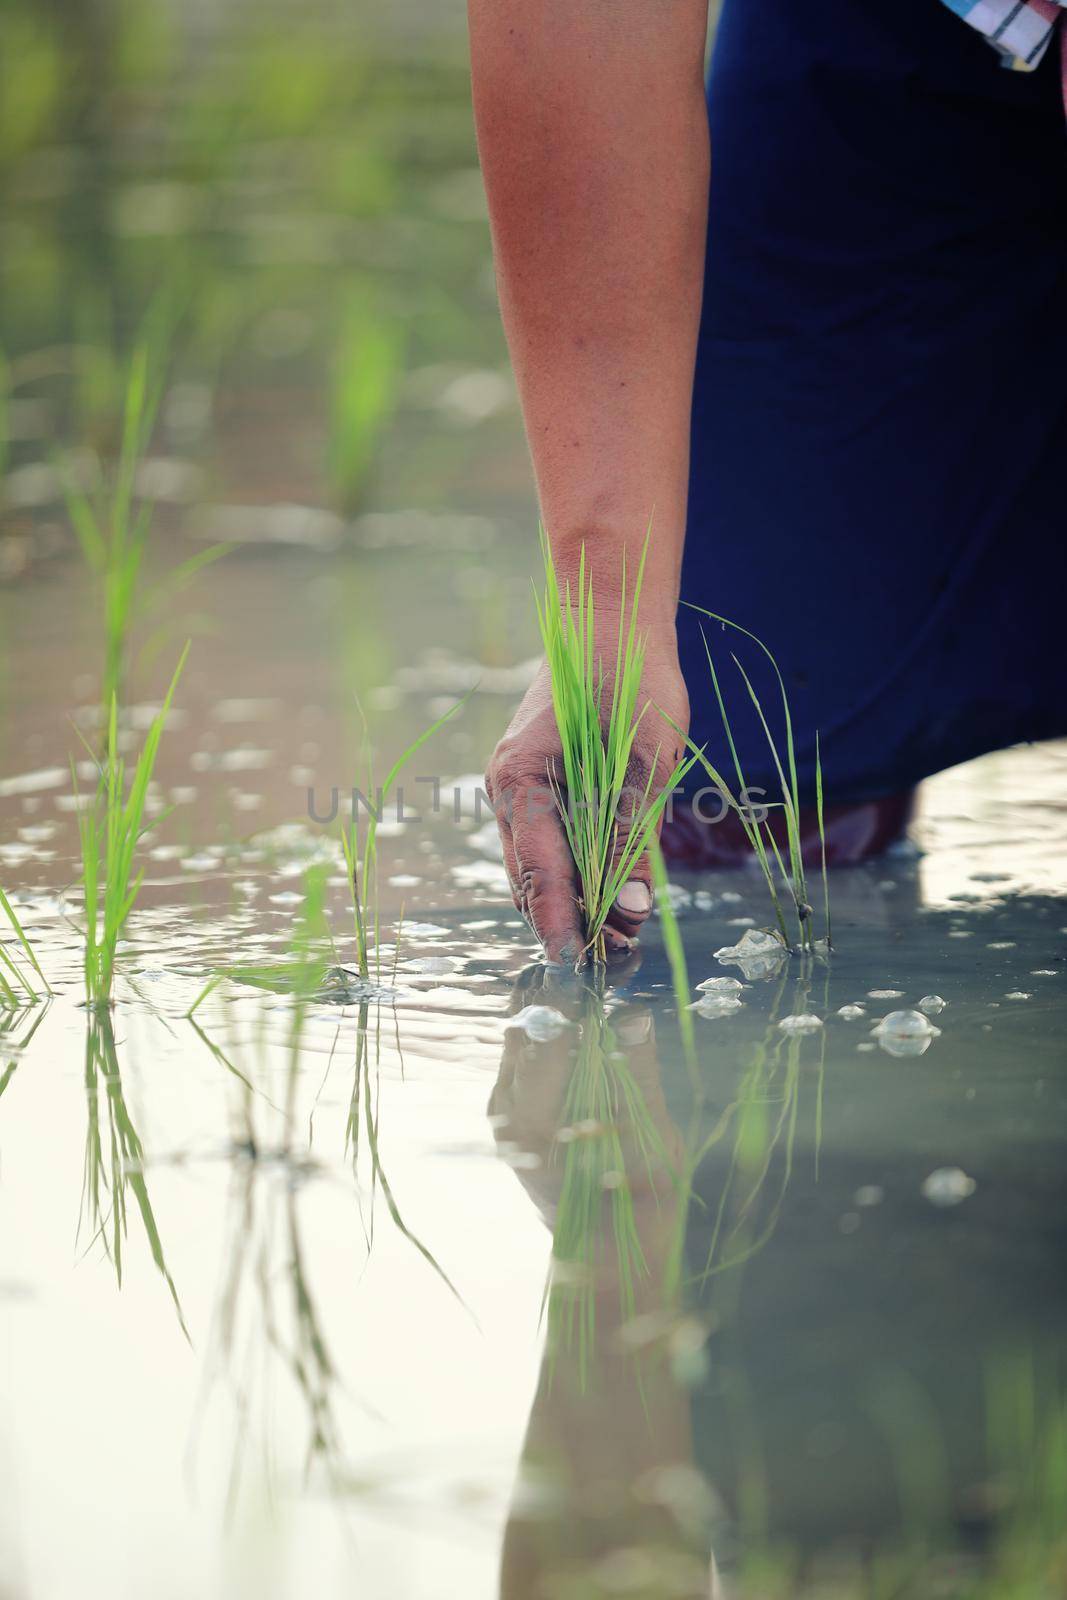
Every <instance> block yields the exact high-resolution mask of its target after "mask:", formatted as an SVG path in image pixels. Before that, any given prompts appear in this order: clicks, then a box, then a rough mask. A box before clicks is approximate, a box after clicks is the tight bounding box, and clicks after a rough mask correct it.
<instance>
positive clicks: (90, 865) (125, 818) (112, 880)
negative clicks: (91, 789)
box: [78, 645, 189, 1006]
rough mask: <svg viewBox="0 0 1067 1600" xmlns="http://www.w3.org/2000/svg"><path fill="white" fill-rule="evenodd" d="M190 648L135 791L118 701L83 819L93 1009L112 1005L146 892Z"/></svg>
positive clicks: (140, 761)
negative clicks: (155, 795)
mask: <svg viewBox="0 0 1067 1600" xmlns="http://www.w3.org/2000/svg"><path fill="white" fill-rule="evenodd" d="M188 651H189V647H188V645H186V647H185V649H184V650H183V651H182V654H181V659H180V660H179V662H178V665H177V668H176V669H175V673H174V676H173V678H172V679H171V681H170V687H169V689H168V690H167V693H166V696H165V698H164V701H163V704H162V706H161V708H160V710H159V711H158V713H157V714H156V716H155V717H154V718H153V719H152V723H151V726H150V727H149V730H148V735H147V737H146V739H145V742H144V748H143V749H142V751H141V754H140V755H139V756H138V758H137V761H136V763H135V765H134V769H133V775H132V778H131V780H130V783H129V786H128V787H127V784H126V764H125V762H124V761H123V758H122V757H121V756H120V755H119V750H118V709H117V706H116V703H115V700H114V698H113V699H112V701H111V711H110V716H109V718H108V728H107V742H106V746H105V751H104V757H103V762H102V765H101V767H100V778H99V782H98V784H97V790H96V794H95V796H94V797H93V800H92V803H91V804H90V805H89V807H88V808H87V809H86V810H84V811H83V812H81V813H80V814H79V818H78V828H79V832H80V834H81V853H82V885H83V889H84V893H85V991H86V996H87V998H88V1000H89V1002H90V1004H91V1005H96V1006H102V1005H106V1004H107V1003H108V1001H109V1000H110V998H111V986H112V981H113V979H114V976H115V953H116V949H117V946H118V941H119V938H120V937H121V934H122V930H123V928H124V927H125V925H126V921H127V918H128V917H129V915H130V912H131V911H132V910H133V906H134V902H135V901H136V899H137V894H138V891H139V889H140V887H141V878H142V876H143V872H136V873H135V871H134V858H135V856H136V852H137V846H138V844H139V842H140V839H141V836H142V835H143V834H144V833H145V832H146V831H147V829H148V828H149V827H151V826H152V822H151V821H147V822H146V820H145V803H146V801H147V799H148V786H149V784H150V782H151V780H152V770H153V768H154V766H155V762H156V756H157V754H158V751H159V742H160V740H161V738H162V737H163V727H164V724H165V723H166V720H167V713H168V712H169V710H170V704H171V700H172V699H173V697H174V691H175V689H176V688H177V685H178V679H179V677H180V676H181V672H182V668H183V667H184V666H185V658H186V656H187V654H188Z"/></svg>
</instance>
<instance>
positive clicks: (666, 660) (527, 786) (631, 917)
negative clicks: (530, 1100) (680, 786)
mask: <svg viewBox="0 0 1067 1600" xmlns="http://www.w3.org/2000/svg"><path fill="white" fill-rule="evenodd" d="M604 611H605V612H609V611H610V612H613V619H612V623H611V624H610V625H605V626H603V628H602V630H598V631H602V633H603V637H602V639H601V640H600V645H601V649H600V658H601V660H602V661H603V662H604V664H605V666H606V667H608V668H612V667H613V666H614V663H615V659H616V648H617V639H618V635H617V631H615V630H616V629H617V620H616V619H617V614H618V613H617V610H616V609H615V608H613V607H610V606H605V607H604ZM610 687H611V681H610V677H608V678H606V686H605V693H604V704H605V707H607V706H609V705H610V703H611V694H610ZM648 702H651V704H648ZM646 704H648V709H647V710H646V711H645V712H644V715H643V716H642V717H641V721H640V724H639V726H638V729H637V734H636V736H635V739H634V745H633V752H632V756H631V760H630V767H629V770H628V772H627V790H628V792H629V794H630V795H631V796H634V795H636V796H640V795H643V794H644V792H645V788H646V785H647V784H648V779H649V775H650V774H653V775H654V776H653V782H652V788H651V791H650V795H649V798H650V799H651V798H652V797H653V796H654V795H657V794H659V793H660V792H661V791H662V789H663V787H664V785H665V784H666V783H667V782H668V781H669V779H670V777H671V774H672V773H673V771H674V769H675V766H676V764H677V761H678V759H679V756H680V755H681V753H682V748H683V738H682V734H684V733H685V732H687V731H688V727H689V698H688V695H687V693H686V687H685V680H684V679H683V677H682V673H681V669H680V667H679V665H678V648H677V640H676V636H675V630H674V625H673V621H672V622H671V623H669V624H668V623H661V624H658V625H657V624H655V623H653V624H652V625H650V626H649V627H648V628H647V630H646V649H645V669H644V674H643V677H642V681H641V695H640V698H639V702H638V710H639V711H640V710H641V707H642V706H645V705H646ZM661 713H662V714H661ZM668 719H669V720H668ZM672 723H673V724H674V725H675V726H673V727H672V726H671V724H672ZM678 729H680V730H681V733H679V732H678V731H677V730H678ZM550 773H551V778H552V782H551V784H550V782H549V774H550ZM554 786H555V787H556V788H558V792H559V794H560V797H561V799H562V801H563V803H564V804H566V803H567V799H568V796H567V794H566V792H565V785H564V774H563V760H562V747H561V743H560V737H559V733H558V730H557V728H556V718H555V713H554V711H553V707H552V688H551V683H550V680H549V673H548V667H547V665H546V664H545V663H542V665H541V667H540V668H539V670H538V673H537V676H536V677H535V679H534V681H533V683H532V684H531V685H530V688H529V689H528V690H527V692H526V694H525V695H524V697H523V699H522V702H521V704H520V705H519V708H518V710H517V711H516V712H515V715H514V716H513V717H512V719H511V722H510V724H509V725H508V728H507V730H506V732H505V733H504V736H503V738H502V739H501V740H500V743H499V744H498V745H497V747H496V749H495V750H494V752H493V755H492V758H491V760H490V762H489V766H488V769H487V772H486V793H487V794H488V796H489V799H490V802H491V803H492V806H493V809H494V812H495V814H496V819H497V824H498V826H499V828H500V838H501V844H502V846H503V852H504V865H505V867H506V869H507V874H508V879H509V881H510V884H511V892H512V898H513V899H514V901H515V905H516V908H517V909H518V910H519V911H521V912H522V914H523V916H524V917H525V918H526V920H527V922H528V923H529V924H530V926H531V927H532V929H533V931H534V933H535V934H536V935H537V937H538V938H539V939H540V941H541V943H542V945H543V946H544V950H545V954H546V956H547V958H548V960H549V961H550V962H554V963H569V964H573V963H575V962H576V961H577V960H578V959H579V957H580V955H581V952H582V951H583V949H584V948H585V945H586V935H585V927H584V924H583V917H582V910H581V885H580V883H579V882H578V877H577V873H576V870H575V865H574V860H573V858H572V856H571V851H570V846H569V845H568V843H567V837H566V833H565V831H564V828H563V823H562V820H561V817H560V813H559V805H558V803H557V799H556V794H555V793H554V792H553V787H554ZM626 829H627V818H626V816H625V814H624V815H622V816H620V821H619V838H620V841H621V840H623V839H624V838H625V835H626ZM651 909H652V885H651V877H650V869H649V862H648V858H647V856H643V857H642V858H641V860H640V861H638V862H637V863H636V865H635V867H634V870H633V872H632V874H631V876H630V878H629V880H628V881H627V882H626V883H625V884H624V885H623V887H622V889H621V890H620V892H619V895H618V898H617V899H616V902H615V905H614V907H613V908H612V910H611V913H610V915H609V917H608V922H607V926H606V927H605V930H604V935H605V941H606V944H607V947H608V950H609V952H610V953H613V954H618V953H619V952H620V951H624V950H626V949H628V948H629V947H630V944H631V942H632V940H633V939H634V937H635V936H636V934H637V933H638V931H639V930H640V927H641V924H642V923H643V922H644V921H645V919H646V918H647V916H648V914H649V912H650V911H651Z"/></svg>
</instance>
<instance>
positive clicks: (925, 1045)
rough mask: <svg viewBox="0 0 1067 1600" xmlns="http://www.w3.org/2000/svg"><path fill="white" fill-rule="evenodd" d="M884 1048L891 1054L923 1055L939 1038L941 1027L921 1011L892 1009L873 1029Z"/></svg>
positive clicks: (872, 1031)
mask: <svg viewBox="0 0 1067 1600" xmlns="http://www.w3.org/2000/svg"><path fill="white" fill-rule="evenodd" d="M871 1033H872V1034H873V1036H874V1038H876V1039H877V1041H878V1043H879V1044H880V1045H881V1047H882V1049H883V1050H884V1051H885V1052H886V1054H887V1055H891V1056H921V1055H924V1054H925V1052H926V1051H927V1050H928V1049H929V1048H930V1042H931V1040H933V1039H936V1038H938V1036H939V1035H940V1033H941V1029H940V1028H935V1027H934V1025H933V1023H932V1022H931V1021H930V1019H929V1017H924V1016H923V1014H922V1012H921V1011H891V1012H890V1013H889V1015H888V1016H887V1017H883V1018H882V1020H881V1022H879V1023H876V1025H875V1026H874V1027H873V1028H872V1029H871Z"/></svg>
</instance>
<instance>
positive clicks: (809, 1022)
mask: <svg viewBox="0 0 1067 1600" xmlns="http://www.w3.org/2000/svg"><path fill="white" fill-rule="evenodd" d="M778 1026H779V1027H780V1028H781V1030H782V1032H783V1033H817V1032H818V1031H819V1029H820V1028H821V1027H822V1018H821V1017H816V1016H813V1015H812V1013H811V1012H810V1011H801V1012H800V1013H799V1014H798V1015H797V1016H795V1017H783V1018H782V1020H781V1022H780V1023H779V1024H778Z"/></svg>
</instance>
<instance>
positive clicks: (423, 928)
mask: <svg viewBox="0 0 1067 1600" xmlns="http://www.w3.org/2000/svg"><path fill="white" fill-rule="evenodd" d="M482 926H483V927H490V928H491V927H492V926H493V924H492V923H491V922H490V923H483V924H482ZM401 932H402V933H403V935H404V937H405V938H406V939H435V938H437V937H438V935H439V934H442V933H447V932H448V929H447V928H442V927H441V926H440V924H439V923H437V922H405V923H404V925H403V928H402V929H401Z"/></svg>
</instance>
